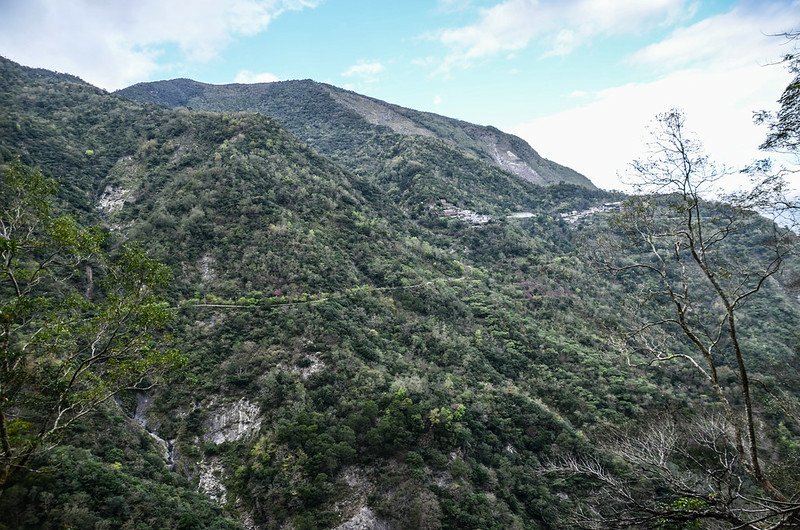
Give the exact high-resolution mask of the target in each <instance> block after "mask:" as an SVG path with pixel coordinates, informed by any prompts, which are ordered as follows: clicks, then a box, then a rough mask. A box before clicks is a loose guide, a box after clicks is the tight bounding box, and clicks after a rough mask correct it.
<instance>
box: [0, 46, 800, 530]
mask: <svg viewBox="0 0 800 530" xmlns="http://www.w3.org/2000/svg"><path fill="white" fill-rule="evenodd" d="M0 72H1V73H2V74H3V75H2V78H0V109H1V110H0V157H2V159H0V163H2V161H5V160H8V159H9V157H13V156H15V154H20V155H21V156H22V157H23V158H24V160H26V161H27V162H29V163H36V164H39V165H40V166H41V167H42V169H43V171H44V172H45V173H47V174H48V175H51V176H53V177H56V178H58V179H59V180H60V181H61V182H62V200H63V206H64V208H65V209H70V210H73V211H77V212H79V213H80V214H81V215H82V216H83V218H84V219H85V220H87V221H92V220H93V221H96V222H102V223H104V224H105V225H106V226H107V227H109V228H110V229H111V230H112V231H113V234H115V235H116V237H117V238H120V239H136V240H138V241H140V242H142V243H143V244H144V245H145V246H146V248H148V250H149V251H150V253H151V254H152V255H154V256H156V257H158V258H159V259H161V260H163V261H164V262H166V263H167V264H168V265H169V266H170V267H171V268H172V270H173V273H174V276H175V280H174V284H173V288H172V292H171V293H170V295H171V296H170V300H171V304H172V306H173V308H174V310H175V314H176V321H175V324H174V326H173V330H172V331H173V334H174V335H175V337H176V342H178V343H179V344H180V346H181V348H182V350H183V351H184V352H185V354H186V356H187V358H188V363H187V366H186V368H185V369H184V370H182V371H180V372H178V373H174V374H170V379H169V384H167V385H164V386H162V387H160V388H157V389H155V390H154V391H153V392H152V393H150V394H147V395H144V394H139V395H137V396H125V397H124V399H122V400H121V402H120V404H119V406H118V407H116V406H111V407H110V409H111V410H109V411H106V413H105V414H104V415H101V416H100V417H98V418H95V419H93V423H92V424H90V425H88V426H86V427H84V428H83V429H81V430H79V431H77V432H75V433H73V436H72V438H71V440H70V446H69V447H67V448H65V450H64V451H63V452H62V453H58V454H56V455H54V457H53V458H54V459H55V460H54V461H55V462H56V463H57V462H58V460H59V459H70V460H69V465H68V466H65V467H62V468H57V469H56V471H54V472H57V473H60V474H58V475H53V474H49V475H46V476H45V477H44V478H38V477H37V476H35V475H33V476H30V477H28V478H27V479H26V481H25V482H23V483H21V484H19V485H18V489H17V490H16V494H15V495H14V496H7V495H6V496H3V497H2V498H0V524H2V523H5V524H7V525H8V526H9V527H23V528H39V527H48V526H50V527H64V526H79V525H80V523H75V522H74V520H72V519H69V517H70V516H71V514H73V512H74V511H75V510H71V507H72V506H73V505H76V503H78V502H79V499H80V495H81V494H83V495H84V496H85V495H90V496H92V497H97V498H103V499H104V502H98V503H97V506H96V507H94V508H93V509H94V510H95V511H96V519H103V521H105V523H104V524H106V526H107V527H108V526H110V527H121V526H122V525H123V524H127V525H128V526H132V527H133V526H136V525H137V524H138V525H140V526H141V527H150V526H155V527H158V526H159V523H158V522H153V520H152V517H153V516H152V514H153V513H159V514H161V513H163V512H164V511H166V512H169V513H172V514H180V515H175V517H176V518H177V517H179V516H180V517H182V516H183V515H184V514H185V513H186V511H187V509H186V507H187V506H191V505H194V504H193V503H196V506H197V508H196V512H197V513H198V514H200V515H198V519H200V520H201V521H203V520H204V518H208V519H210V518H212V516H215V517H217V519H214V520H213V524H215V525H217V526H218V527H221V528H222V527H225V526H224V525H229V527H230V525H233V524H234V523H232V522H231V521H230V520H225V518H224V517H222V515H221V513H220V510H221V509H224V510H225V512H226V513H227V514H229V515H231V516H232V517H235V518H237V519H239V520H240V521H242V522H243V524H246V525H247V526H248V527H249V528H285V527H294V528H336V527H337V526H338V525H340V524H343V523H346V522H347V521H351V522H355V521H365V520H366V521H377V522H378V524H384V525H386V526H387V527H389V528H438V527H441V528H498V529H500V528H559V527H563V526H564V524H563V521H564V518H565V517H566V516H567V515H568V514H569V513H570V512H571V511H573V510H574V509H575V506H576V502H577V501H578V500H579V499H580V497H581V496H582V495H591V494H592V490H593V488H592V485H591V484H587V483H585V482H580V481H576V482H565V481H564V480H562V479H561V478H559V477H555V476H551V475H547V474H545V473H543V472H542V471H543V468H544V463H546V462H547V461H548V460H551V459H554V458H557V457H558V455H559V454H561V453H562V452H564V451H573V450H574V451H579V452H586V453H590V454H592V452H593V451H594V448H593V446H594V445H595V444H596V440H598V439H601V438H602V437H603V435H604V433H605V432H607V431H608V430H609V429H610V428H611V426H619V425H628V426H631V427H634V426H636V425H637V424H638V423H640V422H641V421H643V419H646V418H647V417H648V415H650V414H653V413H656V412H664V413H667V412H668V413H674V414H676V415H687V416H688V415H690V414H691V412H692V409H693V408H700V407H702V406H708V402H707V399H706V398H705V396H704V395H703V389H704V388H705V387H704V383H703V381H702V380H701V379H700V378H699V377H697V376H696V375H695V374H693V373H692V372H691V371H690V370H686V369H683V368H681V367H680V366H665V367H657V368H654V369H648V368H642V367H638V366H631V365H630V364H628V363H626V362H625V360H624V359H623V357H622V356H620V354H619V351H618V347H617V346H618V342H616V341H617V340H618V339H619V337H623V336H624V335H625V333H626V332H627V331H628V330H629V326H630V324H631V322H632V321H634V320H632V318H631V315H632V314H635V315H636V316H638V315H639V314H641V313H643V312H647V311H652V310H653V308H647V307H636V308H631V307H629V306H626V305H625V304H624V303H623V302H624V300H625V299H626V294H627V293H630V292H634V291H637V290H639V289H641V288H642V287H643V286H642V285H638V284H635V283H634V282H619V281H612V280H611V279H610V278H609V277H607V276H604V275H603V274H599V273H598V270H597V269H595V268H593V267H592V266H591V264H589V263H587V260H586V258H585V255H584V254H583V253H581V245H582V242H585V241H587V240H588V241H591V240H592V239H593V238H596V237H597V236H598V234H600V233H603V232H607V231H609V227H608V225H606V224H605V222H604V219H605V218H604V215H605V214H598V215H597V216H595V217H588V218H587V219H586V221H585V222H582V223H576V224H568V223H567V222H565V221H563V220H561V218H560V216H559V213H562V212H567V211H571V210H585V209H587V208H589V207H590V206H596V205H598V204H602V203H603V202H607V201H609V200H612V199H618V198H619V197H612V196H610V195H608V194H606V193H604V192H601V191H598V190H591V189H586V188H581V187H576V186H571V185H556V186H550V187H540V186H537V185H534V184H532V183H530V182H527V181H525V180H522V179H519V178H518V177H516V176H514V175H511V174H509V173H508V172H506V171H503V170H500V169H498V168H496V167H494V166H493V165H491V164H489V163H487V162H485V161H483V160H481V159H480V157H479V156H478V155H477V154H474V153H473V154H466V153H467V152H466V151H465V150H464V149H462V148H458V149H454V148H453V147H452V145H451V144H450V143H448V142H445V141H443V140H441V139H439V138H436V137H433V136H432V135H416V134H414V135H407V134H398V133H397V132H395V131H393V130H390V129H387V128H386V127H383V126H376V125H371V124H369V123H368V122H367V121H366V120H364V119H363V118H362V117H361V115H360V114H356V113H354V112H352V111H351V110H350V109H349V108H348V107H345V106H342V105H332V104H331V101H333V99H332V97H331V96H330V93H329V92H327V91H326V90H327V89H324V87H323V88H320V87H319V86H318V85H316V84H313V85H309V86H311V87H312V88H314V90H315V92H314V94H317V98H318V99H313V98H311V99H309V101H311V102H312V103H314V102H315V103H314V104H313V105H312V104H311V103H307V104H306V106H305V107H304V111H303V112H305V113H307V117H306V118H303V119H304V120H305V122H304V123H306V125H307V126H308V128H307V129H303V131H304V132H305V134H299V133H298V132H297V130H294V131H293V132H292V133H290V132H288V131H287V130H285V129H284V128H283V127H282V126H280V125H279V124H278V121H280V118H279V117H276V120H277V121H276V120H273V119H270V118H268V117H265V116H263V115H258V114H242V113H214V112H205V111H203V112H199V111H190V110H187V109H182V110H171V109H165V108H160V107H156V106H153V105H147V104H140V103H135V102H131V101H129V100H127V99H123V98H120V97H116V96H113V95H108V94H106V93H104V92H103V91H101V90H98V89H95V88H93V87H89V86H87V85H85V84H82V83H77V82H72V81H70V80H69V79H63V78H48V77H42V76H40V75H36V73H35V72H33V71H32V70H30V69H26V68H24V67H20V66H19V65H16V64H14V63H11V62H10V61H5V60H1V59H0ZM188 84H189V85H190V86H195V85H194V84H193V82H188ZM276 86H277V87H278V88H280V89H281V90H289V89H290V88H292V87H294V89H297V90H301V89H305V88H304V87H306V88H307V86H306V85H304V84H303V83H300V84H297V85H291V84H280V85H276ZM290 95H291V94H289V95H287V96H286V97H285V98H284V99H280V98H276V99H275V101H282V102H283V103H282V104H285V105H286V107H285V109H284V111H285V112H286V113H287V115H295V116H296V112H297V111H296V110H293V109H292V104H291V101H292V99H291V97H289V96H290ZM171 97H172V96H171ZM314 105H316V106H314ZM398 112H399V111H398ZM292 113H295V114H292ZM318 113H322V115H321V116H320V115H318ZM323 117H324V118H327V119H323ZM293 123H295V126H297V124H298V123H300V120H299V118H298V119H297V121H296V122H293ZM419 123H421V122H412V124H411V125H408V124H406V125H404V126H409V127H411V126H412V125H413V126H414V127H420V128H422V127H423V126H422V125H419ZM396 126H397V127H400V126H399V125H396ZM343 127H344V128H345V130H346V132H347V134H340V131H341V130H342V128H343ZM425 127H426V128H427V127H428V126H425ZM431 127H432V125H431ZM298 138H300V140H298ZM301 140H302V141H301ZM306 144H311V145H312V146H313V147H314V149H312V148H310V147H309V146H308V145H306ZM348 146H349V147H348ZM351 148H352V149H353V152H355V154H353V152H351V151H350V149H351ZM88 151H91V153H89V152H88ZM320 153H321V154H320ZM369 153H373V154H376V156H375V157H374V159H372V160H370V159H369ZM398 199H399V200H398ZM467 209H470V211H467ZM509 211H516V212H518V213H523V214H524V218H522V219H513V218H512V219H509V218H507V215H508V214H509ZM481 214H483V215H486V216H488V218H484V217H481V216H480V215H481ZM751 243H752V242H751V241H750V240H745V241H743V242H741V244H740V245H739V246H740V247H741V248H742V249H746V248H747V247H748V245H750V244H751ZM737 250H741V249H738V248H737ZM790 302H791V301H790V300H788V298H787V296H786V294H785V293H784V292H783V291H781V290H780V289H779V288H778V287H775V288H771V289H770V290H768V291H767V292H766V293H765V295H764V297H763V298H762V299H760V301H759V303H758V304H757V305H756V306H754V310H753V314H752V318H751V319H749V320H750V321H748V325H749V326H750V327H751V329H752V330H753V336H754V337H755V338H753V339H752V341H753V345H754V348H755V351H756V356H757V358H758V360H759V364H758V368H757V369H758V371H759V372H760V373H763V374H765V375H766V376H767V377H784V378H787V379H789V378H792V377H795V378H796V371H792V370H789V369H787V366H791V364H790V363H791V361H792V360H793V359H795V358H796V355H797V348H796V345H797V344H798V343H800V337H798V330H800V315H798V312H797V308H796V307H795V306H793V305H791V303H790ZM775 315H778V316H777V317H776V316H775ZM767 329H769V330H770V332H771V333H773V335H774V336H775V337H777V338H776V340H774V341H770V342H769V343H765V342H763V341H759V340H758V339H757V337H758V336H759V334H760V333H766V330H767ZM671 339H674V343H675V344H676V345H682V344H683V342H682V341H681V339H680V338H679V337H671ZM771 412H772V411H771V410H768V411H765V412H764V415H765V417H768V414H770V413H771ZM125 415H127V416H129V417H126V416H125ZM134 417H135V418H134ZM137 421H138V422H139V423H137ZM140 423H144V424H145V425H146V427H147V432H145V431H144V430H143V429H142V428H141V426H140ZM148 432H149V433H150V434H148ZM154 437H158V438H159V439H161V440H162V441H163V444H164V447H166V449H167V452H168V454H167V455H166V458H165V456H164V455H163V454H162V453H163V451H162V450H160V448H159V447H158V446H157V445H155V444H154V443H153V442H152V439H154ZM788 439H789V440H791V438H788ZM115 445H116V446H118V447H119V448H122V450H121V451H114V450H113V449H114V446H115ZM120 453H122V456H120ZM75 455H80V457H79V458H76V457H75ZM117 463H119V464H122V468H121V469H120V466H117V465H115V464H117ZM168 464H174V470H170V469H169V467H168ZM82 473H83V475H85V476H90V477H96V479H93V480H91V481H88V483H87V484H86V485H85V486H84V485H82V484H81V483H80V482H78V481H77V480H76V479H75V478H74V477H77V476H82ZM115 473H117V474H116V475H115ZM115 477H116V478H115ZM108 481H111V482H113V485H114V487H113V488H105V489H104V485H105V483H106V482H108ZM119 482H122V483H123V484H124V485H126V486H125V487H117V486H118V485H119V484H118V483H119ZM189 484H191V486H192V487H193V488H195V489H196V490H199V491H200V492H203V493H204V494H205V495H207V497H208V498H210V499H213V500H214V501H215V503H216V504H217V505H219V506H221V507H222V508H219V507H218V506H215V505H214V504H211V503H210V502H209V500H208V499H205V500H204V499H202V498H199V496H197V495H196V494H193V493H192V492H191V491H189ZM142 490H145V491H146V492H154V494H153V495H152V496H150V497H148V496H146V495H145V497H144V498H145V501H146V502H142V501H141V499H142V493H141V491H142ZM41 491H44V492H46V493H47V495H41V494H40V493H39V492H41ZM170 492H173V493H174V495H172V496H171V495H170ZM48 499H55V501H50V500H48ZM106 500H107V502H105V501H106ZM137 503H138V504H137ZM148 503H150V504H156V503H168V506H169V507H170V508H169V509H168V510H162V511H158V510H156V509H155V508H151V511H150V512H148V511H147V506H148ZM118 505H122V506H123V507H125V506H127V508H125V509H122V508H120V509H119V510H110V509H107V508H106V507H107V506H112V507H113V506H118ZM21 507H25V509H24V512H25V514H26V515H25V518H24V520H23V519H16V520H15V519H10V520H9V518H11V517H13V516H14V514H16V513H17V512H21V511H23V510H22V508H21ZM104 510H105V511H104ZM112 512H113V513H112ZM3 517H5V518H7V519H5V520H4V519H3ZM170 521H171V520H170ZM96 522H97V521H94V520H93V521H92V524H95V523H96ZM98 524H99V523H98ZM170 524H172V522H170V523H169V524H162V526H169V525H170ZM193 524H194V526H192V525H193ZM172 526H178V522H175V524H172ZM208 526H209V527H211V526H212V523H208ZM184 527H189V528H191V527H200V523H196V522H195V521H192V520H188V522H185V523H184Z"/></svg>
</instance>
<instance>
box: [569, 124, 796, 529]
mask: <svg viewBox="0 0 800 530" xmlns="http://www.w3.org/2000/svg"><path fill="white" fill-rule="evenodd" d="M632 169H633V174H634V176H635V178H636V183H637V190H636V191H637V194H636V195H635V196H633V197H632V198H630V199H629V200H628V201H627V203H626V206H625V209H624V211H623V212H622V213H621V214H620V215H619V216H618V218H617V219H616V223H615V226H616V228H617V229H618V230H617V233H618V235H617V236H610V237H609V238H608V239H607V241H606V244H605V245H604V248H603V250H604V252H601V253H600V254H601V257H602V262H603V264H604V265H605V266H606V267H608V268H609V269H610V270H611V271H613V272H614V273H615V274H617V275H619V276H621V277H623V278H627V279H628V280H629V284H630V285H637V286H638V294H639V296H638V297H637V299H636V303H637V304H638V307H639V308H644V307H651V308H653V311H648V310H638V311H636V312H631V316H635V317H636V318H638V319H639V323H638V324H637V325H636V327H635V329H633V330H631V331H630V333H629V334H627V336H626V337H625V338H624V340H623V341H621V344H620V348H621V350H623V351H624V352H625V353H626V354H627V355H628V356H629V358H630V359H632V362H643V363H644V364H659V363H666V362H679V363H683V365H684V366H686V367H688V368H689V369H690V370H691V371H693V372H694V373H695V374H696V375H698V376H699V377H700V378H702V380H704V381H705V384H706V385H707V387H708V389H709V391H710V393H711V395H713V396H714V397H715V401H716V403H717V404H718V407H719V410H720V411H721V413H720V414H721V415H720V416H719V417H718V418H715V419H714V420H713V421H711V420H708V419H704V420H702V421H696V422H695V423H694V424H693V425H681V426H678V427H676V426H672V427H668V426H660V427H658V428H657V429H655V430H652V429H651V430H650V431H649V432H645V433H639V434H638V435H636V436H635V437H631V436H632V435H631V434H630V433H625V435H624V436H617V437H616V438H615V439H614V440H612V441H611V442H610V443H608V444H606V445H605V448H606V450H607V452H610V453H611V454H614V455H616V456H617V457H618V458H620V459H621V460H622V461H624V462H625V463H626V464H627V465H628V466H630V467H632V468H634V469H636V470H638V473H639V478H640V479H642V478H648V480H651V481H655V482H658V483H659V485H660V487H661V488H662V489H664V490H665V491H668V492H670V493H669V494H668V495H667V498H672V499H673V501H672V502H673V503H675V502H679V501H681V500H683V504H682V505H680V506H677V505H673V504H670V503H667V504H664V502H663V499H662V500H661V501H658V502H655V500H654V497H653V496H651V497H649V498H648V497H647V496H646V495H645V496H644V497H642V496H638V495H636V494H635V492H634V491H632V489H631V487H630V484H629V483H627V482H625V483H623V482H614V481H612V480H610V479H608V478H605V477H611V474H609V473H608V472H606V471H598V468H597V466H598V462H597V461H589V462H587V461H581V460H580V459H578V460H575V459H573V460H572V461H571V462H562V463H561V465H560V467H561V470H562V471H567V470H568V469H569V468H572V470H573V471H574V472H576V473H582V474H586V475H588V476H593V477H595V478H596V479H598V480H600V481H601V482H604V483H605V484H606V486H607V488H610V490H611V491H615V492H616V493H614V496H615V499H614V500H615V501H616V502H617V503H618V504H621V505H623V506H627V507H628V510H627V511H623V512H618V513H615V514H614V515H615V517H616V518H617V519H616V520H617V522H618V523H619V524H620V525H621V526H625V525H633V526H636V525H652V524H654V521H657V520H669V521H687V520H714V521H718V522H724V523H725V524H726V525H729V526H730V525H733V526H734V527H740V528H769V527H773V526H774V525H775V524H787V522H788V521H795V522H796V521H798V517H800V491H793V490H789V491H787V488H790V489H793V488H796V486H797V485H796V484H791V483H789V484H776V483H775V482H774V479H773V477H772V475H771V474H770V472H769V469H767V466H768V464H767V462H768V461H769V459H768V458H766V457H765V451H764V448H763V443H764V440H766V439H769V434H770V433H769V432H767V428H766V427H764V426H763V425H764V422H762V421H760V420H759V418H758V417H757V414H758V411H757V403H756V398H755V397H754V392H753V383H752V382H751V373H750V370H749V366H748V363H749V361H750V359H749V358H748V355H749V352H747V351H745V346H744V345H743V343H744V341H743V340H742V333H741V331H740V328H739V326H740V317H741V315H742V310H743V308H744V307H745V305H746V304H747V302H748V301H749V300H751V299H752V298H754V297H755V296H756V295H757V294H758V293H760V292H761V291H762V290H764V289H765V288H766V287H767V286H768V285H770V284H772V283H775V282H774V281H773V279H774V277H775V276H776V275H777V274H778V273H779V272H780V271H781V269H782V267H783V266H784V263H785V261H786V259H787V258H788V257H789V256H790V254H791V252H792V251H793V248H794V245H795V241H796V239H797V238H796V235H795V234H794V233H793V232H792V231H791V230H790V229H789V228H786V227H783V226H781V225H779V224H777V223H775V222H772V223H770V222H768V220H767V219H765V218H764V217H762V216H761V215H760V214H758V213H756V212H755V211H754V208H758V207H759V206H763V205H765V204H771V205H776V204H781V203H782V201H783V202H785V204H786V205H790V202H789V201H787V200H786V199H785V198H784V197H782V192H783V191H784V188H783V187H782V186H781V185H777V183H776V181H775V180H770V179H769V178H766V177H763V178H761V179H760V180H758V181H756V182H755V185H754V187H753V188H751V189H749V190H747V191H746V192H741V193H738V194H735V195H730V196H728V197H727V198H728V199H729V200H731V201H733V202H726V203H723V202H714V201H709V200H706V198H705V197H708V195H709V194H711V193H713V191H714V187H715V186H716V185H717V183H718V181H719V180H720V179H722V178H723V177H725V176H726V175H727V172H726V171H725V170H724V168H720V167H719V166H717V165H715V164H713V163H712V162H710V161H709V159H708V158H707V156H706V155H705V154H703V151H702V149H701V146H700V144H699V142H697V141H696V140H695V139H694V138H692V137H691V136H690V135H688V134H687V131H686V128H685V118H684V116H683V114H682V113H681V112H679V111H677V110H672V111H669V112H667V113H665V114H662V115H660V116H659V117H658V120H657V122H656V124H655V128H654V130H653V131H652V142H651V144H650V145H649V152H648V156H647V158H645V159H644V160H638V161H635V162H634V163H633V164H632ZM763 174H765V173H763ZM776 178H778V177H776ZM792 206H793V205H792ZM742 248H746V249H747V251H746V252H738V253H734V252H733V250H734V249H742ZM676 337H683V338H684V340H676ZM730 370H732V371H733V372H735V374H736V377H724V376H723V375H724V373H725V372H727V371H730ZM786 420H787V421H791V416H787V417H786ZM679 434H680V435H679ZM686 447H695V448H698V450H699V451H700V453H701V454H703V455H704V456H703V458H698V457H697V456H695V455H696V452H692V451H688V450H687V449H686ZM676 462H681V463H682V464H681V465H677V464H676ZM558 467H559V466H555V468H554V470H557V469H558ZM614 480H616V479H614ZM679 504H680V503H679ZM676 506H677V507H676ZM620 513H627V514H628V515H626V516H625V517H624V518H623V517H621V516H620ZM595 515H603V514H602V512H601V511H598V512H597V513H595ZM601 520H605V518H604V517H602V518H601ZM605 522H606V523H607V522H608V521H607V520H605Z"/></svg>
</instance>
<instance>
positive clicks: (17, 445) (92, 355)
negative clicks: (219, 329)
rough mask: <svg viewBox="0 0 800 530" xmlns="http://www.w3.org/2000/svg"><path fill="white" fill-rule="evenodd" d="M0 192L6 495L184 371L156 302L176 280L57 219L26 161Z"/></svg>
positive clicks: (1, 473) (44, 186)
mask: <svg viewBox="0 0 800 530" xmlns="http://www.w3.org/2000/svg"><path fill="white" fill-rule="evenodd" d="M1 178H2V180H0V260H1V261H0V492H2V490H3V489H4V488H5V487H6V486H8V485H9V484H10V481H11V479H12V478H13V477H14V476H15V474H16V473H17V472H18V471H20V470H23V469H26V468H29V467H30V466H32V465H33V461H34V460H35V457H36V456H37V455H38V454H40V453H41V452H44V451H48V450H50V449H52V448H53V447H54V446H55V445H56V444H57V443H58V442H59V439H60V438H61V436H62V435H63V434H64V432H65V430H66V429H67V428H68V427H69V426H70V425H72V424H73V423H74V422H76V421H78V420H79V419H81V418H82V417H84V416H86V415H87V414H89V413H91V412H93V411H95V410H97V408H98V407H99V406H100V405H101V404H102V403H104V402H106V401H108V400H109V399H110V398H112V397H113V396H115V395H116V394H118V393H119V392H120V391H122V390H124V389H143V388H146V387H147V386H149V385H151V384H152V380H151V377H152V376H153V375H155V374H156V373H158V372H160V371H162V370H164V369H166V368H168V367H172V366H176V364H177V363H179V362H180V356H179V355H178V353H177V352H176V351H175V350H172V349H168V348H166V347H165V345H164V339H163V337H161V334H160V332H159V330H161V329H162V328H163V327H164V325H165V324H166V323H167V322H168V321H169V319H170V313H171V312H170V310H169V308H168V307H167V305H166V303H165V302H164V301H163V300H162V299H161V298H159V296H157V295H156V294H155V291H156V290H157V289H159V288H162V287H164V286H165V284H166V283H167V282H168V281H169V279H170V271H169V270H168V269H167V268H166V267H165V266H164V265H162V264H160V263H158V262H156V261H153V260H151V259H149V258H148V257H147V256H146V255H145V253H144V252H143V251H142V250H141V249H140V248H137V247H135V246H127V247H122V248H120V249H118V250H117V251H116V252H115V253H114V256H113V257H111V256H110V255H109V254H108V253H107V252H105V251H104V250H103V243H104V236H103V233H102V232H101V231H100V230H98V229H95V228H84V227H81V226H80V225H79V224H78V223H77V222H76V221H75V220H74V219H73V218H72V217H70V216H66V215H65V216H56V215H55V214H54V211H53V210H54V208H53V204H52V203H53V200H54V194H55V191H56V188H57V186H56V183H55V181H53V180H52V179H48V178H45V177H44V176H43V175H42V173H41V172H40V171H39V170H37V169H33V168H30V167H27V166H24V165H23V164H21V163H20V162H19V161H16V162H13V163H12V164H10V165H8V166H7V167H4V168H2V177H1Z"/></svg>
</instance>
